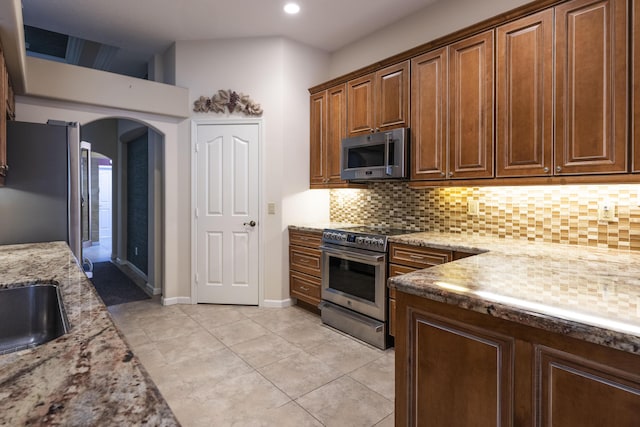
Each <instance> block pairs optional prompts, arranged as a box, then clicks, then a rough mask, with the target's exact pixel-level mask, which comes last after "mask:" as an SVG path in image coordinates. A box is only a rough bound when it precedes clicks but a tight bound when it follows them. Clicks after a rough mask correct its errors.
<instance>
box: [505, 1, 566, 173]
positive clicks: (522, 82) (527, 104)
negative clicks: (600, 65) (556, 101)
mask: <svg viewBox="0 0 640 427" xmlns="http://www.w3.org/2000/svg"><path fill="white" fill-rule="evenodd" d="M496 37H497V40H496V44H497V66H496V85H497V99H496V107H497V109H496V111H497V113H496V114H497V117H496V120H497V123H496V176H499V177H504V176H527V175H529V176H530V175H552V174H553V171H552V160H551V153H552V149H551V147H552V143H553V128H552V124H553V9H548V10H545V11H543V12H539V13H536V14H535V15H531V16H527V17H525V18H522V19H519V20H517V21H514V22H511V23H509V24H506V25H503V26H501V27H499V28H498V29H497V30H496Z"/></svg>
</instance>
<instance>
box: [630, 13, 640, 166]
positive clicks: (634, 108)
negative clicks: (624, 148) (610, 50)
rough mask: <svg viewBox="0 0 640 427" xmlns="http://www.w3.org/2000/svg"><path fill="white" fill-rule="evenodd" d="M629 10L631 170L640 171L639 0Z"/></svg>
mask: <svg viewBox="0 0 640 427" xmlns="http://www.w3.org/2000/svg"><path fill="white" fill-rule="evenodd" d="M632 8H633V9H632V10H631V17H632V23H631V49H632V50H631V61H632V63H631V85H632V91H631V140H632V145H631V146H632V148H633V157H632V164H631V171H632V172H640V2H637V1H634V2H632Z"/></svg>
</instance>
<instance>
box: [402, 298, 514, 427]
mask: <svg viewBox="0 0 640 427" xmlns="http://www.w3.org/2000/svg"><path fill="white" fill-rule="evenodd" d="M409 313H410V314H409V316H410V327H409V328H408V330H409V331H411V332H410V334H411V337H410V338H409V342H410V344H409V354H410V355H409V360H410V361H411V362H410V365H409V378H410V384H411V385H410V387H411V390H414V391H415V394H414V395H412V396H411V401H410V402H409V407H410V409H409V411H408V414H409V417H410V419H409V420H408V423H407V424H408V425H410V426H418V425H430V426H431V425H432V426H509V425H512V417H513V402H514V399H513V394H514V391H513V381H512V380H513V364H514V342H513V339H512V338H510V337H506V336H503V335H500V334H498V333H496V332H493V331H489V330H485V329H482V328H479V327H476V326H472V325H466V324H463V323H458V322H454V321H450V320H445V319H444V318H440V317H438V316H435V315H431V314H429V313H427V312H422V311H420V310H411V311H409ZM403 314H404V312H403Z"/></svg>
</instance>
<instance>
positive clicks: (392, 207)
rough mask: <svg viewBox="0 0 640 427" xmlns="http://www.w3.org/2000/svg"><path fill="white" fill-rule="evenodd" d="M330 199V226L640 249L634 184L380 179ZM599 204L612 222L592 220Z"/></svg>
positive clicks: (639, 189) (639, 197)
mask: <svg viewBox="0 0 640 427" xmlns="http://www.w3.org/2000/svg"><path fill="white" fill-rule="evenodd" d="M470 201H471V202H472V203H473V202H476V203H477V208H478V209H477V214H475V215H473V214H469V213H468V202H470ZM330 202H331V206H330V215H331V221H335V222H357V223H363V224H371V225H381V226H389V227H392V228H402V229H407V230H415V231H447V232H453V233H462V234H465V233H466V234H478V235H483V236H496V237H505V238H514V239H526V240H531V241H543V242H554V243H568V244H575V245H584V246H598V247H609V248H617V249H624V250H634V251H638V250H640V207H639V206H638V205H639V204H640V184H637V185H636V184H634V185H631V184H619V185H558V186H518V187H446V188H427V189H425V188H421V189H411V188H409V187H408V184H407V183H403V182H393V183H391V182H389V183H382V182H380V183H374V184H371V185H370V187H369V188H367V189H337V190H331V191H330ZM605 204H607V205H610V206H611V207H612V208H613V209H615V210H614V215H615V219H614V220H613V221H599V220H598V210H599V208H600V207H601V206H603V205H605Z"/></svg>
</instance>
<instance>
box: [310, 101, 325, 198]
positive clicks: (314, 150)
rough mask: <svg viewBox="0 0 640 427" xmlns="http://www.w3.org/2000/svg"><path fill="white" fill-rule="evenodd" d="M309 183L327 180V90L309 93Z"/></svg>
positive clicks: (322, 183)
mask: <svg viewBox="0 0 640 427" xmlns="http://www.w3.org/2000/svg"><path fill="white" fill-rule="evenodd" d="M310 111H311V117H310V124H311V132H310V135H309V141H310V144H311V145H310V154H311V155H310V158H311V164H310V177H309V178H310V185H311V188H314V186H316V185H320V186H322V185H324V184H325V183H326V180H327V176H328V173H327V161H326V159H325V156H326V155H327V152H328V149H327V92H326V91H323V92H320V93H316V94H313V95H311V103H310Z"/></svg>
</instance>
